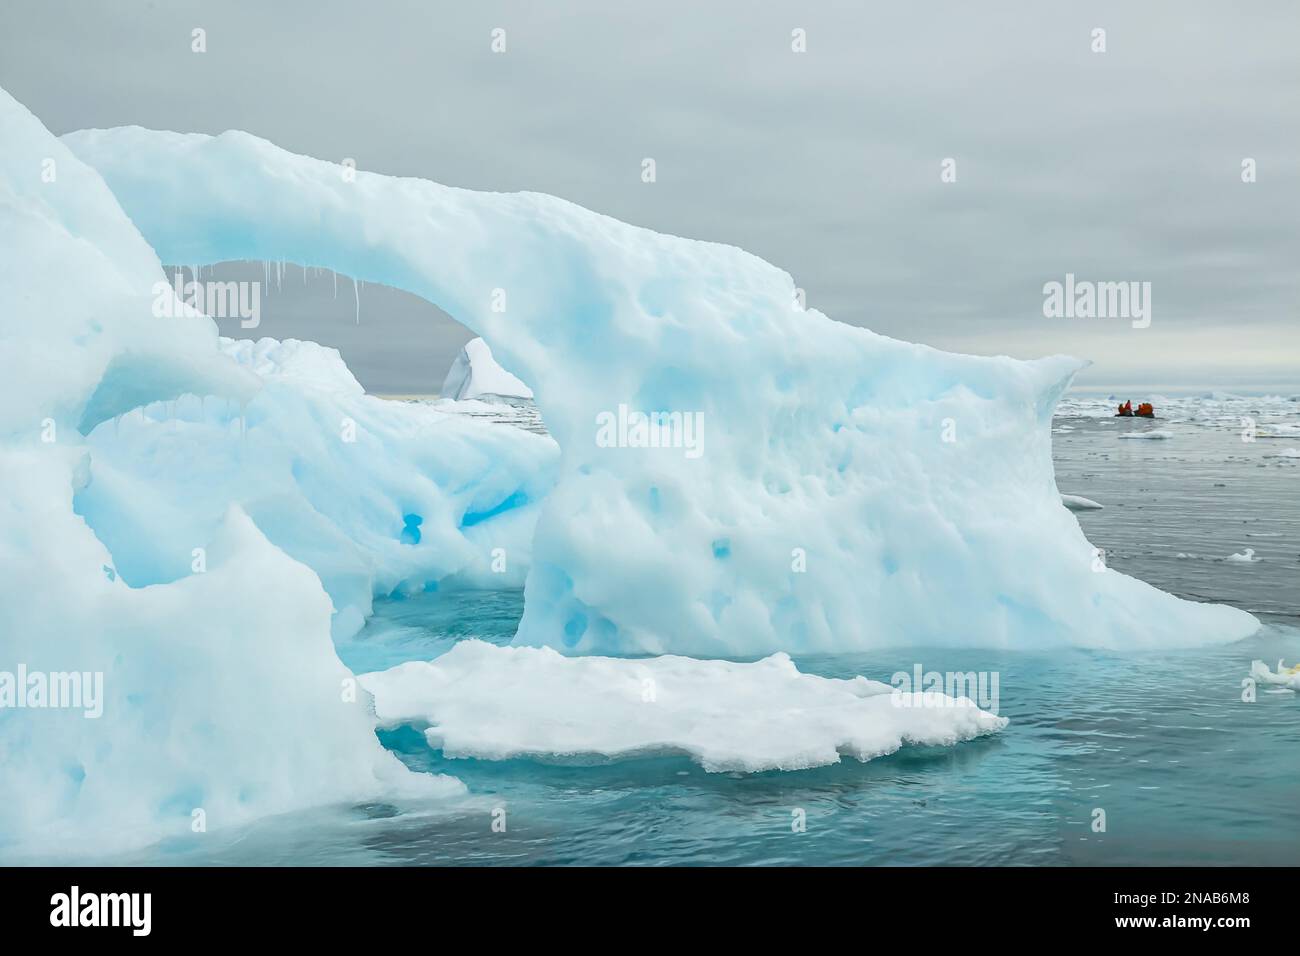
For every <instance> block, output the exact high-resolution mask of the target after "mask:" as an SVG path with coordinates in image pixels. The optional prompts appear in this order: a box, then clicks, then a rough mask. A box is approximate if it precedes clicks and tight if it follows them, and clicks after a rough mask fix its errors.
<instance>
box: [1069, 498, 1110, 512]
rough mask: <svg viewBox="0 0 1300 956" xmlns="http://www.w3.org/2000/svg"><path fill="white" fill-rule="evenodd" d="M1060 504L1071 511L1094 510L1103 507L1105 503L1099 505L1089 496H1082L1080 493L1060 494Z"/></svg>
mask: <svg viewBox="0 0 1300 956" xmlns="http://www.w3.org/2000/svg"><path fill="white" fill-rule="evenodd" d="M1061 504H1063V505H1065V507H1067V508H1069V509H1070V510H1071V511H1096V510H1098V509H1099V508H1104V507H1105V505H1100V504H1098V503H1097V502H1095V501H1093V500H1092V499H1091V498H1084V497H1083V496H1082V495H1061Z"/></svg>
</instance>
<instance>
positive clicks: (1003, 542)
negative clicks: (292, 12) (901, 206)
mask: <svg viewBox="0 0 1300 956" xmlns="http://www.w3.org/2000/svg"><path fill="white" fill-rule="evenodd" d="M65 142H67V143H68V145H69V146H70V147H71V148H72V149H73V151H74V152H76V153H77V154H78V155H79V156H81V157H82V158H84V159H85V160H86V161H87V162H89V163H90V164H91V165H92V166H94V167H95V168H96V169H98V170H99V171H100V172H101V173H102V174H103V175H104V177H105V179H106V180H107V182H108V183H109V185H110V187H111V188H112V189H113V191H114V193H115V194H116V195H117V197H118V199H119V200H120V201H121V203H122V204H123V206H124V208H126V209H127V211H128V212H129V213H130V214H131V216H132V218H133V220H134V221H135V223H136V224H137V225H138V226H139V228H140V229H141V231H142V232H143V234H144V235H145V236H146V238H147V239H148V240H149V242H150V243H151V244H152V245H153V246H154V248H155V249H157V250H158V251H159V252H160V253H161V254H162V255H163V257H164V258H165V259H168V260H169V261H176V262H198V263H204V262H215V261H220V260H226V259H241V258H262V259H276V260H279V259H288V260H292V261H295V262H298V263H300V264H303V265H316V266H325V267H328V268H331V269H334V270H336V271H341V272H344V273H349V274H352V275H354V276H358V277H359V278H361V279H364V280H365V281H375V282H383V283H386V284H388V285H392V286H395V287H398V288H402V289H406V290H408V291H411V292H413V293H416V294H418V295H421V296H423V297H425V298H426V299H428V300H430V301H431V302H434V303H436V304H438V305H439V306H441V307H443V308H444V309H446V310H447V311H448V312H449V313H451V314H452V315H454V316H455V317H456V318H458V319H459V320H460V321H462V322H463V323H465V324H466V325H468V326H469V327H471V328H472V329H474V330H475V331H477V332H479V333H480V334H481V335H482V336H483V338H484V340H485V341H487V342H488V343H489V345H490V346H491V349H492V351H493V352H494V353H495V354H496V355H497V356H499V357H500V358H501V360H502V362H503V364H504V365H505V366H506V367H508V368H509V369H511V370H512V371H513V372H514V373H515V374H517V375H518V376H519V377H520V378H521V379H522V380H523V381H524V382H526V383H527V384H528V385H529V387H531V388H532V389H533V390H534V391H535V393H536V399H537V402H538V404H539V406H540V407H541V409H542V412H543V415H544V417H545V420H546V423H547V427H548V428H549V429H550V431H551V433H552V434H553V435H554V436H555V438H556V440H557V441H558V443H559V446H560V449H561V455H560V462H559V474H558V482H557V484H556V487H555V489H554V490H553V491H552V492H551V494H550V495H549V496H548V497H547V499H546V501H545V503H544V505H543V507H542V510H541V514H540V516H539V518H538V523H537V530H536V536H535V538H534V541H533V554H532V559H533V563H532V567H531V568H530V570H529V574H528V579H527V585H526V607H525V613H524V619H523V622H522V623H521V626H520V630H519V635H518V641H519V642H521V643H530V644H546V645H552V646H555V647H559V648H562V649H564V650H565V651H567V652H569V653H589V652H597V651H599V652H614V653H631V652H652V653H653V652H663V651H674V652H688V653H693V654H697V655H716V656H744V655H754V654H759V653H764V652H768V651H773V650H780V649H784V650H789V651H811V650H836V649H839V650H843V649H849V648H865V647H877V646H886V645H909V644H929V645H982V646H1021V647H1052V646H1059V645H1064V644H1079V645H1096V646H1107V647H1116V648H1124V647H1142V646H1146V647H1151V646H1171V645H1191V644H1198V643H1205V642H1211V641H1228V640H1234V639H1237V638H1240V637H1243V636H1245V635H1247V634H1250V633H1252V632H1253V631H1254V630H1255V629H1256V628H1257V627H1258V622H1257V621H1256V620H1255V619H1254V618H1253V617H1252V616H1250V615H1249V614H1246V613H1244V612H1242V611H1238V610H1236V609H1233V608H1229V607H1222V606H1210V605H1203V604H1196V603H1191V602H1185V601H1181V600H1178V599H1176V598H1174V597H1172V596H1170V595H1168V594H1165V593H1163V592H1160V591H1158V590H1156V589H1155V588H1152V587H1150V586H1148V585H1146V584H1144V583H1142V582H1140V581H1137V580H1135V579H1133V578H1129V577H1126V576H1124V575H1121V574H1119V573H1116V572H1113V571H1110V570H1108V569H1107V568H1106V567H1105V563H1104V557H1103V556H1101V555H1100V554H1099V553H1098V552H1097V551H1096V550H1095V549H1094V548H1093V547H1092V546H1091V545H1090V544H1089V542H1088V541H1087V540H1086V539H1085V538H1084V536H1083V533H1082V532H1081V530H1080V529H1079V526H1078V523H1077V522H1076V520H1075V519H1074V518H1073V516H1072V515H1071V514H1070V513H1069V512H1068V511H1067V510H1066V508H1065V507H1063V506H1062V504H1061V500H1060V496H1059V494H1058V491H1057V488H1056V485H1055V479H1054V476H1053V471H1052V462H1051V455H1050V435H1049V420H1050V417H1051V414H1052V409H1053V407H1054V405H1055V403H1056V401H1057V399H1058V398H1059V397H1060V395H1061V393H1062V391H1063V390H1064V389H1065V387H1066V386H1067V385H1068V383H1069V381H1070V379H1071V377H1072V375H1073V374H1074V372H1075V371H1077V370H1078V369H1079V368H1080V367H1081V363H1080V362H1078V361H1077V360H1075V359H1071V358H1066V357H1060V356H1058V357H1054V358H1050V359H1043V360H1039V361H1034V362H1021V361H1016V360H1013V359H1010V358H1006V357H994V358H985V357H974V356H965V355H951V354H946V353H943V352H939V351H936V350H934V349H930V348H926V347H923V346H918V345H911V344H908V343H905V342H899V341H895V340H892V339H888V338H885V337H882V336H879V335H875V334H873V333H871V332H869V331H866V330H864V329H860V328H855V327H851V326H846V325H843V324H840V323H837V322H833V321H831V320H830V319H828V318H827V317H826V316H824V315H822V314H821V313H820V312H818V311H816V310H815V309H808V308H804V307H803V306H802V305H801V299H802V296H801V295H800V294H799V291H798V290H797V289H796V287H795V284H794V282H793V280H792V279H791V277H790V276H789V275H787V274H786V273H784V272H782V271H781V270H779V269H776V268H774V267H773V266H771V265H769V264H767V263H765V262H763V261H762V260H760V259H757V258H755V257H754V256H751V255H749V254H748V253H745V252H744V251H742V250H740V249H736V248H733V247H729V246H722V245H717V244H713V243H705V242H697V241H692V240H687V239H680V238H676V237H672V236H665V235H660V234H657V233H654V232H651V231H649V230H645V229H638V228H636V227H633V226H629V225H627V224H624V223H621V222H617V221H615V220H612V219H609V218H607V217H604V216H600V215H597V214H595V213H592V212H589V211H587V210H585V209H582V208H580V207H577V206H574V205H572V204H570V203H566V202H564V201H562V200H559V199H555V198H553V197H549V196H542V195H536V194H530V193H517V194H505V195H503V194H495V193H493V194H489V193H475V192H469V191H466V190H460V189H452V188H448V187H444V186H439V185H437V184H434V183H429V182H424V181H420V180H414V179H395V178H390V177H386V176H381V175H376V174H372V173H365V172H357V173H355V175H352V174H351V171H350V170H345V169H344V168H343V167H341V166H337V165H335V164H332V163H327V162H322V161H320V160H315V159H310V158H307V157H302V156H296V155H293V154H290V153H287V152H285V151H283V150H281V149H278V148H277V147H275V146H273V145H271V144H270V143H267V142H265V141H263V140H260V139H257V138H256V137H252V136H249V135H247V134H244V133H226V134H223V135H221V136H218V137H208V136H199V135H180V134H176V133H165V132H164V133H159V132H150V131H147V130H142V129H139V128H129V129H116V130H107V131H102V130H101V131H84V132H79V133H74V134H70V135H69V136H67V137H65ZM232 177H237V178H238V180H239V182H240V184H241V188H240V189H239V190H229V189H226V188H224V186H223V185H222V184H223V183H225V182H227V181H228V180H229V179H230V178H232ZM647 415H653V416H655V417H654V418H653V419H652V420H651V419H647V417H646V416H647Z"/></svg>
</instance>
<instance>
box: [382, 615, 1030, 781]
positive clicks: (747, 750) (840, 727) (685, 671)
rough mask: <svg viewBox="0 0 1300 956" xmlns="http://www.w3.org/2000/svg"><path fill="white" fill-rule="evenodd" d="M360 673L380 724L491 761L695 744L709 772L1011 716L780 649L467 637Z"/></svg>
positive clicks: (962, 736)
mask: <svg viewBox="0 0 1300 956" xmlns="http://www.w3.org/2000/svg"><path fill="white" fill-rule="evenodd" d="M361 682H362V684H363V686H364V687H365V688H366V690H368V691H370V693H371V694H373V695H374V700H375V711H376V713H377V715H378V716H379V718H380V720H381V721H382V722H384V723H385V724H387V725H390V726H393V725H397V724H416V725H417V726H420V727H422V728H424V729H425V735H426V737H427V738H428V740H429V743H430V745H431V746H434V747H437V748H439V749H441V750H442V751H443V753H444V754H445V755H446V756H448V757H477V758H480V759H487V760H505V759H508V758H511V757H536V758H544V759H551V760H556V759H568V760H573V759H579V760H580V759H582V758H592V757H604V758H613V759H617V758H628V757H642V756H649V755H654V754H689V755H690V756H691V757H692V758H694V759H695V761H696V762H697V763H699V764H700V765H701V766H703V767H704V769H706V770H710V771H727V770H733V771H744V772H750V773H752V772H757V771H762V770H803V769H807V768H809V767H820V766H824V765H826V764H833V763H838V762H839V760H840V756H841V755H845V756H849V757H854V758H856V759H858V760H863V761H866V760H870V759H872V758H873V757H879V756H882V755H884V754H889V753H893V752H894V751H896V750H898V749H899V748H900V747H902V746H904V745H909V744H913V745H950V744H955V743H957V742H959V741H963V740H970V739H972V738H974V737H978V736H980V735H983V734H990V733H994V732H996V731H998V730H1001V729H1002V728H1003V727H1005V726H1006V725H1007V718H1005V717H999V716H996V715H994V714H991V713H988V712H987V711H983V710H980V709H979V708H978V707H977V706H976V705H975V704H974V703H973V702H972V701H971V700H970V699H969V698H966V697H960V698H953V697H949V696H946V695H944V694H941V693H938V692H935V691H931V692H927V693H920V692H916V693H911V692H909V693H903V692H902V691H901V690H900V691H899V692H895V690H894V688H893V687H891V686H890V685H889V684H884V683H881V682H879V681H873V680H868V679H866V678H864V677H856V678H854V679H852V680H835V679H831V678H825V677H816V676H814V675H811V674H802V673H800V672H799V670H798V669H797V668H796V667H795V665H794V663H793V662H792V661H791V660H790V658H789V656H788V655H786V654H774V655H772V656H771V657H768V658H765V659H763V660H760V661H758V662H756V663H750V664H738V663H733V662H730V661H717V660H692V659H691V658H687V657H673V656H665V657H655V658H649V659H640V660H628V659H619V658H609V657H577V658H575V657H565V656H563V655H561V654H559V653H557V652H556V651H554V650H552V649H550V648H545V647H542V648H531V647H497V646H495V645H493V644H488V643H486V642H483V641H475V640H470V641H462V642H460V643H459V644H457V645H456V646H455V647H454V648H452V649H451V650H450V651H448V652H447V653H446V654H445V655H443V656H442V657H439V658H438V659H436V660H434V661H431V662H427V663H426V662H421V661H412V662H410V663H406V664H401V665H399V666H397V667H394V668H392V669H391V670H387V671H382V672H378V673H373V674H365V675H362V677H361Z"/></svg>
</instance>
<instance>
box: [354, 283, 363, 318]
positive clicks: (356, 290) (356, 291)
mask: <svg viewBox="0 0 1300 956" xmlns="http://www.w3.org/2000/svg"><path fill="white" fill-rule="evenodd" d="M352 295H353V297H354V298H355V299H356V300H357V325H360V324H361V284H360V283H359V282H357V280H356V279H353V280H352Z"/></svg>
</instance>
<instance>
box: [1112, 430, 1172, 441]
mask: <svg viewBox="0 0 1300 956" xmlns="http://www.w3.org/2000/svg"><path fill="white" fill-rule="evenodd" d="M1119 437H1120V438H1145V439H1147V440H1149V441H1164V440H1165V439H1168V438H1173V437H1174V433H1173V432H1171V431H1169V430H1167V429H1159V428H1158V429H1156V430H1155V431H1149V432H1125V433H1124V434H1123V435H1120V436H1119Z"/></svg>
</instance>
